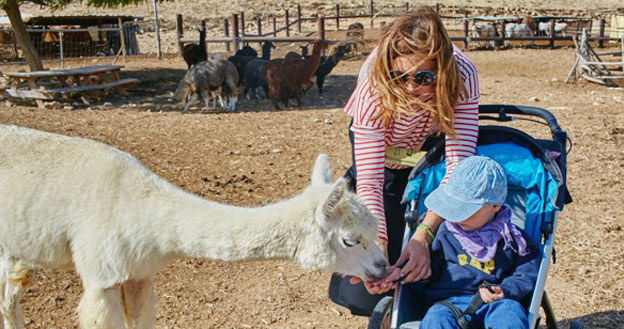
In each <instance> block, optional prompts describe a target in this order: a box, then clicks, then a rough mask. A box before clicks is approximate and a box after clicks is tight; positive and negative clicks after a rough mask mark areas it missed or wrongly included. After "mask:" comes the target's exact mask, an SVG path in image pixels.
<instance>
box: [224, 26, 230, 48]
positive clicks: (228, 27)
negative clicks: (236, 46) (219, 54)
mask: <svg viewBox="0 0 624 329" xmlns="http://www.w3.org/2000/svg"><path fill="white" fill-rule="evenodd" d="M223 31H225V37H229V36H230V24H229V21H228V19H227V18H224V19H223ZM224 44H225V51H230V42H229V41H226V42H225V43H224Z"/></svg>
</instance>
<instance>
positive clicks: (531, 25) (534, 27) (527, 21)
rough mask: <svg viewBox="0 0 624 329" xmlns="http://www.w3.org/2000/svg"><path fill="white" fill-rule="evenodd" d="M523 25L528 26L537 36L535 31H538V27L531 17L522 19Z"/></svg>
mask: <svg viewBox="0 0 624 329" xmlns="http://www.w3.org/2000/svg"><path fill="white" fill-rule="evenodd" d="M522 24H526V26H527V27H528V28H529V30H531V34H532V35H535V30H537V25H536V24H535V19H533V17H531V16H524V18H523V19H522Z"/></svg>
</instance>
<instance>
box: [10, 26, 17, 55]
mask: <svg viewBox="0 0 624 329" xmlns="http://www.w3.org/2000/svg"><path fill="white" fill-rule="evenodd" d="M11 36H12V37H13V51H14V53H15V59H17V58H18V57H19V51H18V50H17V40H16V39H15V30H14V29H11Z"/></svg>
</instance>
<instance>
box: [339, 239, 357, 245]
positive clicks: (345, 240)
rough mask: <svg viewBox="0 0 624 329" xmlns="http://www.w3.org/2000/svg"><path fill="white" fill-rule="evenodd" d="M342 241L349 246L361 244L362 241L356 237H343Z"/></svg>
mask: <svg viewBox="0 0 624 329" xmlns="http://www.w3.org/2000/svg"><path fill="white" fill-rule="evenodd" d="M342 243H344V245H345V246H347V247H353V246H355V245H357V244H359V243H360V241H359V240H356V239H342Z"/></svg>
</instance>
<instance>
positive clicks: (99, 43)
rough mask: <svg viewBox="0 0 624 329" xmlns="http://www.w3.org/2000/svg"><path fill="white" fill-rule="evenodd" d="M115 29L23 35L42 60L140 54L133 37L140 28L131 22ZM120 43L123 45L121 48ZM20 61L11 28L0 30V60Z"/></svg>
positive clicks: (43, 31)
mask: <svg viewBox="0 0 624 329" xmlns="http://www.w3.org/2000/svg"><path fill="white" fill-rule="evenodd" d="M122 26H123V36H122V32H121V30H120V29H119V28H118V27H93V28H92V27H89V28H31V29H27V30H26V32H27V33H28V35H29V36H30V39H31V41H32V43H33V45H34V47H35V50H37V52H38V53H39V55H40V56H41V59H44V60H54V59H58V60H60V62H61V66H63V65H64V61H65V59H68V58H84V57H93V56H116V55H120V54H122V52H123V51H124V50H125V54H127V55H135V54H139V53H140V49H139V43H138V41H137V34H138V33H140V32H141V31H140V28H139V26H138V25H136V24H134V23H124V24H123V25H122ZM122 40H123V41H124V42H123V46H122ZM20 58H23V56H22V54H21V49H20V47H19V45H18V43H17V39H16V37H15V31H13V29H0V61H3V62H10V61H11V62H13V61H18V60H19V59H20Z"/></svg>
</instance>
